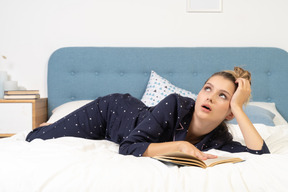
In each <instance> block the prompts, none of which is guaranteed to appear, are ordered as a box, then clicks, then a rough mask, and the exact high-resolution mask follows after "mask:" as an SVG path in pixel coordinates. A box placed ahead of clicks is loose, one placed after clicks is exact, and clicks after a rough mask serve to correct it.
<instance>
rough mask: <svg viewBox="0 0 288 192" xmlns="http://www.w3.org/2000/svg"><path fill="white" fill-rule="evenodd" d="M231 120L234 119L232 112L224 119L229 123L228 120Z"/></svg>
mask: <svg viewBox="0 0 288 192" xmlns="http://www.w3.org/2000/svg"><path fill="white" fill-rule="evenodd" d="M233 118H234V115H233V113H232V112H230V113H229V115H227V116H226V118H225V119H226V120H227V121H230V120H232V119H233Z"/></svg>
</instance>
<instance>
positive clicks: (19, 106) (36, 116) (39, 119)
mask: <svg viewBox="0 0 288 192" xmlns="http://www.w3.org/2000/svg"><path fill="white" fill-rule="evenodd" d="M46 121H47V98H41V99H33V100H0V137H7V136H11V135H13V134H15V133H17V132H20V131H32V130H33V129H35V128H37V127H38V126H39V125H40V124H41V123H43V122H46Z"/></svg>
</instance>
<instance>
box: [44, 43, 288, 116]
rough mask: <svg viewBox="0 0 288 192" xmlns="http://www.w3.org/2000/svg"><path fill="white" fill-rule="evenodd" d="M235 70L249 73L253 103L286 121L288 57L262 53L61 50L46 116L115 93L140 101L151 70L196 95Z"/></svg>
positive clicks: (52, 68)
mask: <svg viewBox="0 0 288 192" xmlns="http://www.w3.org/2000/svg"><path fill="white" fill-rule="evenodd" d="M234 66H241V67H244V68H245V69H247V70H249V71H250V72H251V73H252V100H253V101H264V102H275V103H276V106H277V109H278V110H279V111H280V113H281V114H282V115H283V116H284V117H285V119H286V120H288V110H286V109H287V108H288V102H287V101H286V97H287V96H288V89H287V85H286V83H287V82H288V74H287V71H288V53H287V52H286V51H284V50H282V49H278V48H266V47H265V48H259V47H241V48H237V47H235V48H234V47H233V48H230V47H227V48H216V47H215V48H205V47H203V48H182V47H173V48H136V47H127V48H124V47H121V48H120V47H66V48H60V49H58V50H56V51H55V52H54V53H53V54H52V56H51V57H50V59H49V64H48V113H49V116H50V115H51V111H52V109H53V108H55V107H57V106H59V105H61V104H63V103H65V102H69V101H73V100H83V99H84V100H86V99H89V100H91V99H95V98H97V97H98V96H103V95H107V94H110V93H116V92H119V93H130V94H132V95H133V96H135V97H137V98H139V99H140V98H141V97H142V95H143V93H144V91H145V88H146V85H147V82H148V79H149V76H150V71H151V70H154V71H155V72H157V73H158V74H159V75H161V76H163V77H165V78H167V79H168V80H169V81H170V82H171V83H173V84H174V85H176V86H178V87H181V88H184V89H188V90H190V91H192V92H194V93H198V92H199V90H200V89H201V87H202V85H203V83H204V81H205V80H206V79H207V78H208V77H209V76H210V75H211V74H213V73H214V72H216V71H220V70H226V69H233V67H234ZM263 82H264V83H263ZM263 84H264V85H265V86H263Z"/></svg>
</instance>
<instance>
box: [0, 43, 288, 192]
mask: <svg viewBox="0 0 288 192" xmlns="http://www.w3.org/2000/svg"><path fill="white" fill-rule="evenodd" d="M234 66H241V67H244V68H245V69H247V70H250V72H251V73H252V100H251V102H250V103H249V104H248V105H247V106H246V108H245V110H246V112H247V114H248V116H249V117H250V118H251V120H252V122H253V123H254V125H255V127H256V128H257V130H258V131H259V133H260V134H261V135H262V137H263V138H264V139H265V141H266V143H267V145H268V147H269V149H270V151H271V154H264V155H252V154H249V153H234V154H232V153H231V154H230V153H228V152H223V151H219V150H215V149H213V150H210V151H209V153H212V154H216V155H230V156H235V157H241V158H243V159H245V161H244V162H241V163H237V164H222V165H217V166H215V167H211V168H207V169H202V168H198V167H188V166H183V167H178V166H175V165H166V164H164V163H161V162H160V161H157V160H155V159H152V158H148V157H134V156H132V155H128V156H124V155H120V154H118V145H117V144H115V143H112V142H109V141H106V140H88V139H81V138H72V137H63V138H58V139H51V140H46V141H43V140H40V139H35V140H33V141H32V142H30V143H29V142H26V141H25V137H26V135H27V134H28V133H27V132H20V133H17V134H16V135H14V136H12V137H9V138H4V139H0V151H1V158H0V162H1V167H0V183H1V185H0V191H29V192H31V191H53V192H54V191H62V192H64V191H69V192H71V191H101V192H102V191H125V192H126V191H137V192H141V191H149V192H150V191H157V192H158V191H171V192H174V191H177V192H178V191H239V192H244V191H253V192H255V191H287V187H288V177H287V172H288V165H287V162H288V124H287V121H286V120H287V119H288V110H286V109H287V108H288V102H287V101H286V98H287V95H288V89H287V85H286V83H287V82H288V75H287V74H288V53H287V52H286V51H284V50H282V49H279V48H270V47H261V48H259V47H222V48H219V47H210V48H206V47H196V48H192V47H185V48H184V47H169V48H164V47H156V48H155V47H154V48H152V47H145V48H140V47H65V48H60V49H58V50H56V51H55V52H54V53H53V54H52V55H51V57H50V59H49V62H48V79H47V84H48V86H47V87H48V114H49V122H50V123H53V122H55V121H56V120H57V119H59V118H61V117H63V116H65V115H66V114H68V113H69V112H70V111H73V110H74V109H77V108H79V107H80V106H82V105H84V104H86V103H87V102H89V101H91V100H93V99H95V98H97V97H99V96H104V95H107V94H111V93H116V92H117V93H130V94H131V95H133V96H135V97H137V98H139V99H141V100H142V101H143V102H145V103H146V104H147V105H150V106H152V105H155V104H156V103H157V102H159V100H161V99H162V98H163V97H165V96H166V95H167V94H170V93H171V92H177V93H179V94H183V95H184V96H188V97H193V98H196V97H197V93H198V92H199V90H200V89H201V87H202V85H203V83H204V81H205V80H206V79H207V78H208V77H209V76H210V75H211V74H212V73H214V72H216V71H220V70H225V69H233V67H234ZM163 90H165V91H167V92H165V93H163ZM155 91H157V94H156V93H155ZM161 91H162V92H161ZM229 127H230V131H231V133H232V134H233V136H234V139H235V140H237V141H239V142H243V137H242V136H241V134H240V132H239V127H238V125H237V124H235V122H233V121H232V122H230V123H229Z"/></svg>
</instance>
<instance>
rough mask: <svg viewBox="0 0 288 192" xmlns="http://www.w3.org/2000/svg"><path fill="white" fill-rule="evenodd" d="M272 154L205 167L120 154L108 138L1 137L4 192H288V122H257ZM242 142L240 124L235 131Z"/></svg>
mask: <svg viewBox="0 0 288 192" xmlns="http://www.w3.org/2000/svg"><path fill="white" fill-rule="evenodd" d="M256 128H257V129H258V131H259V133H260V134H261V135H262V137H263V138H264V139H265V141H266V143H267V145H268V147H269V149H270V151H271V154H265V155H252V154H249V153H234V154H232V153H227V152H223V151H218V150H210V151H209V153H212V154H216V155H223V154H225V155H230V156H237V157H242V158H244V159H245V160H246V161H244V162H241V163H237V164H222V165H217V166H215V167H211V168H207V169H202V168H198V167H177V166H172V165H166V164H163V163H161V162H159V161H157V160H154V159H152V158H148V157H134V156H124V155H119V154H118V145H117V144H115V143H112V142H109V141H105V140H100V141H97V140H87V139H81V138H72V137H64V138H58V139H52V140H46V141H43V140H40V139H36V140H34V141H32V142H31V143H28V142H26V141H25V137H26V134H27V133H26V132H21V133H19V134H17V135H15V136H13V137H10V138H4V139H0V151H1V153H0V156H1V157H0V163H1V166H0V183H1V185H0V191H13V192H14V191H29V192H32V191H51V192H55V191H61V192H65V191H67V192H68V191H69V192H73V191H77V192H78V191H101V192H105V191H113V192H114V191H125V192H127V191H137V192H141V191H145V192H146V191H149V192H150V191H157V192H159V191H175V192H176V191H177V192H179V191H221V192H223V191H229V192H230V191H239V192H245V191H253V192H257V191H277V192H279V191H287V188H288V175H287V173H288V164H287V162H288V125H282V126H275V127H269V126H265V125H262V124H259V125H256ZM231 132H232V133H233V135H234V137H235V139H236V140H239V141H240V142H243V141H242V138H241V134H240V133H239V129H238V127H237V126H236V125H233V126H232V131H231Z"/></svg>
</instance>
